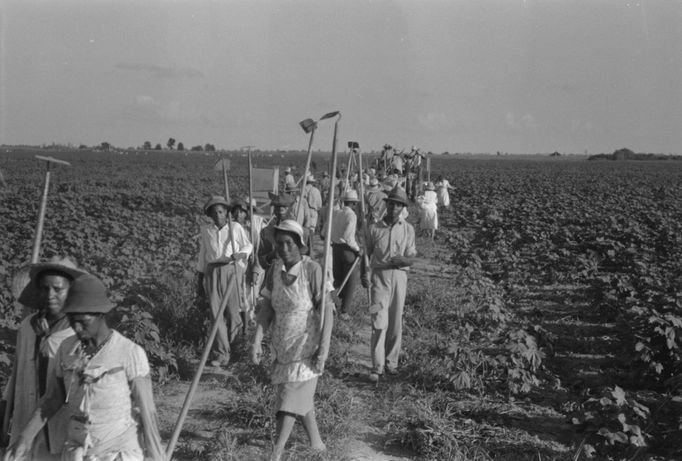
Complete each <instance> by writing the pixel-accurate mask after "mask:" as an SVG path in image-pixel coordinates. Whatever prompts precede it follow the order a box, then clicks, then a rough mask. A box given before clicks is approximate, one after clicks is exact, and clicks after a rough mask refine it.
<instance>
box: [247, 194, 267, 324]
mask: <svg viewBox="0 0 682 461" xmlns="http://www.w3.org/2000/svg"><path fill="white" fill-rule="evenodd" d="M257 211H258V208H257V206H256V199H251V207H250V210H249V215H248V217H247V219H246V231H247V234H248V235H249V237H252V236H253V241H252V242H251V244H252V245H253V251H252V252H251V256H250V257H249V260H248V261H249V262H248V266H247V270H246V284H247V285H248V290H245V292H246V293H247V295H246V298H247V299H246V301H247V304H248V306H249V307H248V309H247V311H248V317H249V320H250V321H253V320H255V317H254V315H255V309H256V305H255V304H256V303H255V301H254V300H256V299H257V298H258V293H259V292H260V286H261V284H262V283H263V277H264V276H265V271H264V270H263V267H262V266H261V265H260V261H259V260H258V256H257V255H258V252H259V251H260V247H261V232H262V231H263V229H265V227H266V226H267V225H268V223H267V220H266V219H265V218H264V217H263V216H261V215H259V214H257ZM252 221H253V232H251V222H252Z"/></svg>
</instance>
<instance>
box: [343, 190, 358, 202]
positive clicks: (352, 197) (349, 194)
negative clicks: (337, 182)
mask: <svg viewBox="0 0 682 461" xmlns="http://www.w3.org/2000/svg"><path fill="white" fill-rule="evenodd" d="M341 201H342V202H359V201H360V199H359V198H358V193H357V192H356V191H355V189H348V190H347V191H346V192H345V193H344V194H343V196H341Z"/></svg>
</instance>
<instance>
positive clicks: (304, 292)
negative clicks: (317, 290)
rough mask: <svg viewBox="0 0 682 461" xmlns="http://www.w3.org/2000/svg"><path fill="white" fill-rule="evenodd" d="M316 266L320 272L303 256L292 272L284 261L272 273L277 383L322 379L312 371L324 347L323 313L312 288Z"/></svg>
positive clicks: (274, 368) (278, 261)
mask: <svg viewBox="0 0 682 461" xmlns="http://www.w3.org/2000/svg"><path fill="white" fill-rule="evenodd" d="M315 266H317V268H318V269H319V265H317V263H315V262H314V261H313V260H312V259H310V257H308V256H303V258H302V260H301V261H300V262H299V263H298V264H296V265H295V266H294V267H292V268H291V269H290V270H289V271H288V272H287V271H286V270H285V269H284V263H283V262H282V261H280V260H277V263H276V264H275V267H274V269H273V271H272V294H271V298H270V299H271V302H272V308H273V310H274V312H275V322H274V325H273V328H272V343H271V344H272V349H273V354H274V357H275V361H274V363H273V369H272V382H273V383H274V384H279V383H285V382H301V381H307V380H309V379H312V378H315V377H317V376H319V373H317V372H315V371H314V370H313V369H312V357H313V354H314V353H315V351H317V348H318V346H319V344H320V330H319V325H320V314H319V311H318V310H317V309H314V306H313V297H314V294H313V290H312V288H311V279H312V278H313V277H314V275H312V274H311V272H312V271H314V270H315ZM319 271H320V272H321V269H319Z"/></svg>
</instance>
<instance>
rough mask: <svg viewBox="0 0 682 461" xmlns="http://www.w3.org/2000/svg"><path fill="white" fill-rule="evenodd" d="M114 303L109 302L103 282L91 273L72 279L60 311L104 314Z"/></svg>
mask: <svg viewBox="0 0 682 461" xmlns="http://www.w3.org/2000/svg"><path fill="white" fill-rule="evenodd" d="M114 307H116V305H115V304H114V303H112V302H111V300H110V299H109V295H108V293H107V287H105V286H104V283H102V281H101V280H100V279H98V278H97V277H95V276H94V275H92V274H86V275H83V276H82V277H78V278H77V279H76V280H74V282H73V285H71V289H70V290H69V296H67V298H66V302H65V303H64V309H63V311H62V312H64V313H65V314H106V313H107V312H109V311H110V310H112V309H113V308H114Z"/></svg>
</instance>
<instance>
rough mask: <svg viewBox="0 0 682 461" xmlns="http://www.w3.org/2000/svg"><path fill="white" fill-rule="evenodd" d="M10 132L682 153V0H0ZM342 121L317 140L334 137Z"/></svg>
mask: <svg viewBox="0 0 682 461" xmlns="http://www.w3.org/2000/svg"><path fill="white" fill-rule="evenodd" d="M0 15H1V17H0V143H6V144H41V143H51V142H57V143H73V144H76V145H78V144H81V143H84V144H88V145H92V144H99V143H100V142H102V141H108V142H110V143H111V144H113V145H115V146H121V147H126V146H139V145H142V143H143V142H144V141H146V140H148V141H150V142H152V144H156V143H157V142H160V143H162V144H164V145H165V143H166V141H167V140H168V138H169V137H173V138H175V139H176V140H178V141H181V142H183V143H184V145H185V146H186V147H190V146H193V145H196V144H205V143H206V142H210V143H213V144H215V145H216V147H218V148H239V147H241V146H244V145H254V146H256V147H258V148H260V149H274V148H283V149H305V148H306V147H307V139H308V138H307V135H306V134H305V133H304V132H303V131H302V130H301V128H300V127H299V126H298V122H299V121H300V120H302V119H304V118H308V117H310V118H318V117H320V116H321V115H322V114H324V113H325V112H328V111H332V110H340V111H341V112H342V114H343V118H342V120H341V122H340V123H339V130H340V136H339V142H340V144H339V148H342V147H343V146H345V144H346V142H347V141H348V140H355V141H358V142H359V143H360V146H361V147H362V148H363V149H364V150H372V149H379V148H381V146H382V145H383V144H385V143H389V144H392V145H394V146H397V147H399V148H403V147H405V148H409V147H410V146H412V145H417V146H419V147H422V148H423V149H425V150H430V151H433V152H443V151H450V152H495V151H503V152H511V153H536V152H552V151H555V150H558V151H560V152H565V153H568V152H573V153H584V152H585V151H586V150H587V151H588V152H589V153H597V152H612V151H614V150H615V149H617V148H620V147H629V148H631V149H633V150H635V151H637V152H664V153H682V1H678V0H648V1H642V0H640V1H619V0H580V1H578V0H575V1H573V0H526V1H522V0H497V1H495V0H447V1H445V0H443V1H426V0H419V1H418V0H394V1H391V0H385V1H381V0H380V1H369V0H337V1H331V0H292V1H287V0H277V1H274V0H273V1H259V0H224V1H203V0H185V1H159V0H145V1H126V0H116V1H113V0H107V1H105V0H51V1H48V0H40V1H35V0H0ZM332 125H333V123H329V122H326V123H324V125H322V124H321V125H320V128H319V130H318V132H317V134H316V137H315V138H316V142H315V148H316V149H318V148H319V149H325V150H328V149H329V148H330V147H331V137H332Z"/></svg>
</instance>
